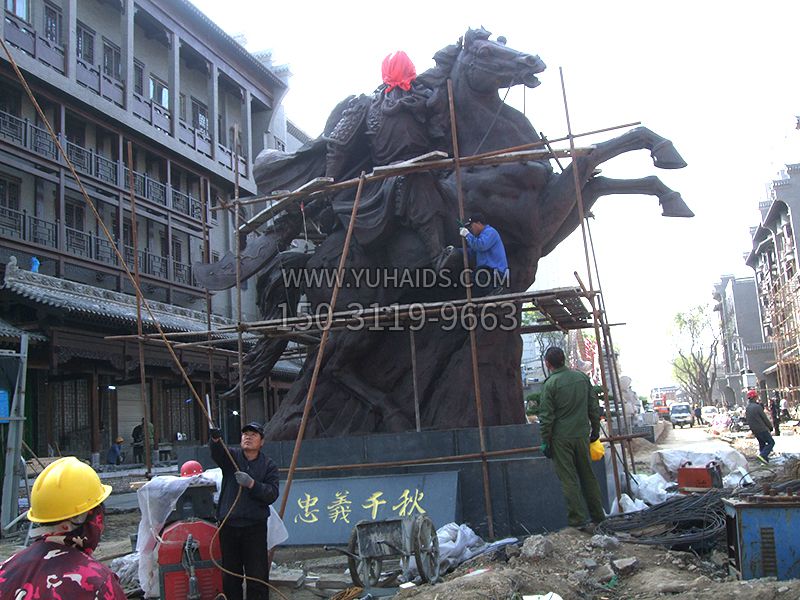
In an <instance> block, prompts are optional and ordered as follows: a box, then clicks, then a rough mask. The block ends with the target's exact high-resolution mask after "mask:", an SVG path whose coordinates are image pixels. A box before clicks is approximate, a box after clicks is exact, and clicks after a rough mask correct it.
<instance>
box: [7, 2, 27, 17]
mask: <svg viewBox="0 0 800 600" xmlns="http://www.w3.org/2000/svg"><path fill="white" fill-rule="evenodd" d="M29 9H30V6H29V4H28V0H6V10H7V11H8V12H10V13H11V14H13V15H14V16H17V17H19V18H20V19H23V20H25V21H27V20H28V10H29Z"/></svg>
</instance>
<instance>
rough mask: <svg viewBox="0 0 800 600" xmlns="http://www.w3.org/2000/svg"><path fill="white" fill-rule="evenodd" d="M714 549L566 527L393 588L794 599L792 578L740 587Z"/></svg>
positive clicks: (419, 598) (468, 597) (473, 595)
mask: <svg viewBox="0 0 800 600" xmlns="http://www.w3.org/2000/svg"><path fill="white" fill-rule="evenodd" d="M721 550H722V549H721V548H720V549H719V550H714V551H713V552H712V553H710V554H708V555H706V556H698V555H695V554H691V553H687V552H674V551H670V550H665V549H663V548H658V547H652V546H641V545H634V544H626V543H622V542H620V541H619V540H617V539H616V538H614V537H610V536H603V535H594V536H591V535H588V534H586V533H583V532H581V531H578V530H576V529H572V528H567V529H564V530H562V531H559V532H557V533H552V534H549V535H546V536H541V535H535V536H530V537H528V538H527V539H525V540H524V542H522V543H520V544H514V545H508V546H505V547H504V548H502V549H501V550H499V551H497V552H495V553H494V554H493V555H491V556H481V557H478V558H476V559H473V560H472V561H468V562H467V563H465V564H463V565H461V566H460V567H459V568H457V569H456V570H455V571H454V572H453V573H451V574H449V575H447V576H445V578H444V579H445V581H444V582H442V583H440V584H438V585H434V586H420V587H415V588H409V589H404V590H400V592H399V593H398V594H397V596H396V598H398V599H403V600H404V599H406V598H414V599H415V600H436V599H437V598H438V599H439V600H442V599H444V598H458V599H459V600H473V599H474V600H485V599H486V598H496V599H498V600H499V599H504V600H505V599H508V600H520V599H522V598H524V597H525V596H527V595H531V596H534V597H535V596H536V595H545V594H548V593H550V592H553V593H555V594H558V595H559V596H561V597H562V598H564V599H565V600H566V599H568V598H586V599H589V598H597V599H600V598H642V599H645V598H664V597H673V598H681V597H685V598H697V599H700V600H704V599H708V600H711V599H712V598H713V599H714V600H718V599H719V598H730V597H736V596H742V597H745V595H747V596H750V597H756V596H757V597H758V598H759V600H761V599H769V598H796V597H798V594H800V581H796V580H793V581H787V582H783V581H775V580H774V579H772V580H770V579H761V580H757V581H752V582H740V581H738V580H736V579H735V578H734V577H732V576H730V575H728V572H727V564H726V562H727V557H726V555H725V554H723V553H722V551H721Z"/></svg>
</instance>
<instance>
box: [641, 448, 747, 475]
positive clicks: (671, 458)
mask: <svg viewBox="0 0 800 600" xmlns="http://www.w3.org/2000/svg"><path fill="white" fill-rule="evenodd" d="M712 460H713V461H716V462H718V463H720V464H721V465H722V474H723V475H727V474H728V473H730V472H731V471H735V470H736V469H738V468H739V467H743V468H745V469H746V468H747V459H746V458H745V457H744V455H743V454H742V453H741V452H738V451H737V450H734V449H733V448H731V447H730V446H729V445H728V444H726V443H724V442H706V443H702V444H692V445H691V446H689V447H688V448H685V449H684V448H669V449H665V450H657V451H655V452H653V454H652V455H651V457H650V466H651V467H652V468H653V471H654V472H656V473H658V474H660V475H661V476H662V477H663V478H664V479H666V480H668V481H675V480H676V478H677V475H678V468H679V467H680V466H681V465H682V464H684V463H685V462H687V461H689V462H691V463H692V465H693V466H695V467H700V466H705V465H707V464H708V463H710V462H711V461H712Z"/></svg>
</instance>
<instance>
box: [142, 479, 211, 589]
mask: <svg viewBox="0 0 800 600" xmlns="http://www.w3.org/2000/svg"><path fill="white" fill-rule="evenodd" d="M214 490H215V488H214V486H213V485H198V486H190V487H188V488H186V490H185V491H184V492H183V494H181V496H180V497H179V498H178V501H177V502H176V504H175V509H174V510H173V511H172V513H171V514H170V515H169V518H168V519H167V522H166V524H165V525H164V528H163V529H162V531H161V534H160V536H159V541H158V543H157V545H156V548H155V553H156V556H157V557H158V577H159V587H160V591H161V594H160V595H161V598H162V599H163V600H214V599H215V598H216V597H217V595H218V594H221V593H222V572H221V571H220V570H219V568H218V567H217V566H216V565H215V564H214V562H213V561H212V560H211V558H212V556H213V558H214V560H216V561H217V563H221V561H222V552H221V551H220V545H219V536H217V537H216V538H215V535H216V532H217V526H216V525H215V524H214V523H213V522H212V521H213V518H214V502H213V497H214ZM212 540H213V542H214V543H213V544H212Z"/></svg>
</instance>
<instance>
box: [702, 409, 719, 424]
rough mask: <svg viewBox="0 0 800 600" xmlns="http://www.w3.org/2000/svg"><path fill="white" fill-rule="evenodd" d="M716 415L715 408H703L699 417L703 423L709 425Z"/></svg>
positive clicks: (717, 412)
mask: <svg viewBox="0 0 800 600" xmlns="http://www.w3.org/2000/svg"><path fill="white" fill-rule="evenodd" d="M718 414H719V411H718V410H717V407H716V406H704V407H703V408H701V409H700V416H701V417H703V421H705V422H706V423H711V421H713V420H714V417H716V416H717V415H718Z"/></svg>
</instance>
